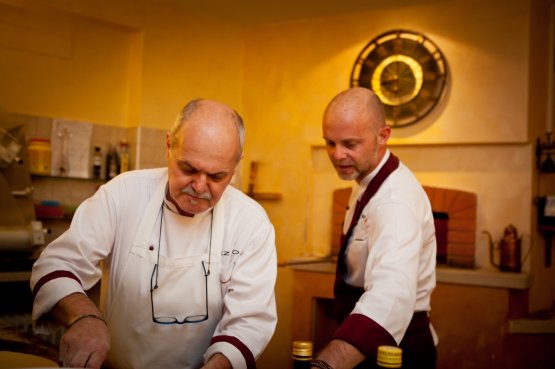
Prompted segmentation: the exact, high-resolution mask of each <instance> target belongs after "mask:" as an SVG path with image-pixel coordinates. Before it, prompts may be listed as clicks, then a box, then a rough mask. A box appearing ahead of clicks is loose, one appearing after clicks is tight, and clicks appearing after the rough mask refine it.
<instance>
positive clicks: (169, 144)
mask: <svg viewBox="0 0 555 369" xmlns="http://www.w3.org/2000/svg"><path fill="white" fill-rule="evenodd" d="M170 150H171V137H170V133H169V132H166V160H169V159H170Z"/></svg>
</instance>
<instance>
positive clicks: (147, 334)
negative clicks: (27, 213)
mask: <svg viewBox="0 0 555 369" xmlns="http://www.w3.org/2000/svg"><path fill="white" fill-rule="evenodd" d="M244 136H245V133H244V127H243V121H242V119H241V117H240V116H239V115H238V114H237V113H236V112H235V111H234V110H232V109H231V108H230V107H228V106H226V105H224V104H222V103H220V102H217V101H211V100H194V101H191V102H190V103H189V104H187V105H186V106H185V107H184V108H183V110H182V111H181V113H180V114H179V115H178V117H177V119H176V121H175V123H174V125H173V126H172V128H171V131H170V132H169V133H168V134H167V137H166V157H167V163H168V165H167V168H157V169H147V170H135V171H130V172H125V173H123V174H121V175H119V176H117V177H115V178H114V179H113V180H111V181H110V182H108V183H106V184H104V185H103V186H101V187H100V188H99V190H98V191H97V192H96V193H95V194H94V195H93V196H92V197H91V198H89V199H87V200H85V201H84V202H83V203H82V204H81V205H80V206H79V208H78V209H77V211H76V213H75V216H74V218H73V221H72V223H71V226H70V228H69V230H68V231H67V232H65V233H64V234H63V235H62V236H60V237H59V238H58V239H56V240H55V241H53V242H52V243H50V244H49V245H48V246H47V247H46V248H45V250H44V251H43V253H42V254H41V256H40V258H39V259H38V260H37V262H36V263H35V265H34V266H33V271H32V278H31V287H32V289H33V295H34V305H33V321H34V323H35V329H36V330H37V331H39V332H41V331H42V332H45V331H48V330H51V329H54V328H56V327H60V326H62V327H64V328H65V333H64V335H63V336H62V339H61V342H60V362H61V363H62V364H63V366H64V367H87V368H100V366H101V365H102V366H104V367H109V368H135V369H139V368H148V369H153V368H156V369H161V368H172V369H175V368H190V369H193V368H195V369H196V368H206V369H208V368H212V369H231V368H234V369H236V368H255V360H256V358H257V357H258V356H259V355H260V354H261V353H262V351H263V350H264V348H265V347H266V345H267V343H268V342H269V340H270V338H271V337H272V335H273V332H274V329H275V325H276V320H277V319H276V308H275V298H274V285H275V280H276V273H277V269H276V266H277V265H276V264H277V263H276V251H275V235H274V228H273V226H272V224H271V223H270V221H269V219H268V217H267V215H266V213H265V212H264V210H263V208H262V207H261V206H260V205H259V204H258V203H256V202H255V201H253V200H252V199H250V198H249V197H248V196H246V195H244V194H243V193H242V192H240V191H239V190H237V189H235V188H233V187H232V186H229V183H230V181H231V179H232V176H233V174H234V170H235V167H236V165H237V164H238V162H239V160H240V159H241V157H242V154H243V144H244ZM101 277H102V278H103V281H102V288H103V289H104V288H105V289H106V291H107V294H106V301H105V303H104V306H102V307H100V308H99V307H97V306H96V305H95V304H94V303H93V301H91V300H90V299H89V298H88V297H87V295H86V291H87V290H89V289H90V288H91V287H93V286H94V285H95V284H96V283H97V282H98V281H99V280H100V279H101Z"/></svg>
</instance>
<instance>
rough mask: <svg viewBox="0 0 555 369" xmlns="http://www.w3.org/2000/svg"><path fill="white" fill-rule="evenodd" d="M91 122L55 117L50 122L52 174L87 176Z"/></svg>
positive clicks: (76, 176) (88, 175)
mask: <svg viewBox="0 0 555 369" xmlns="http://www.w3.org/2000/svg"><path fill="white" fill-rule="evenodd" d="M92 129H93V125H92V123H87V122H79V121H74V120H67V119H60V118H55V119H54V120H53V122H52V137H51V142H52V166H51V168H52V175H55V176H64V177H74V178H88V177H90V173H89V158H90V151H91V150H90V146H91V136H92Z"/></svg>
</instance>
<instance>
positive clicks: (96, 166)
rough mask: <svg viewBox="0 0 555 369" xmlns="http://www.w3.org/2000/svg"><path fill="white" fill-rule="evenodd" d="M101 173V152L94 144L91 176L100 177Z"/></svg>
mask: <svg viewBox="0 0 555 369" xmlns="http://www.w3.org/2000/svg"><path fill="white" fill-rule="evenodd" d="M101 175H102V152H101V151H100V146H95V147H94V153H93V159H92V176H93V178H95V179H100V177H101Z"/></svg>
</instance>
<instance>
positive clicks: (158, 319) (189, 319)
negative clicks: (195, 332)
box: [150, 203, 214, 324]
mask: <svg viewBox="0 0 555 369" xmlns="http://www.w3.org/2000/svg"><path fill="white" fill-rule="evenodd" d="M164 208H165V204H164V203H162V207H161V211H160V230H159V235H158V255H157V257H156V264H154V269H153V270H152V275H151V277H150V305H151V312H152V321H153V322H154V323H158V324H185V323H200V322H203V321H205V320H208V276H209V275H210V259H211V256H212V225H213V223H214V209H212V210H211V213H210V232H209V236H208V262H205V261H204V260H202V261H201V266H202V270H203V274H204V301H205V304H204V313H203V314H194V315H188V316H186V317H185V318H183V319H179V318H177V317H174V316H156V315H155V314H154V311H155V309H154V290H156V289H158V288H160V285H159V284H158V272H159V269H160V268H159V264H160V248H161V239H162V228H163V223H164Z"/></svg>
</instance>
